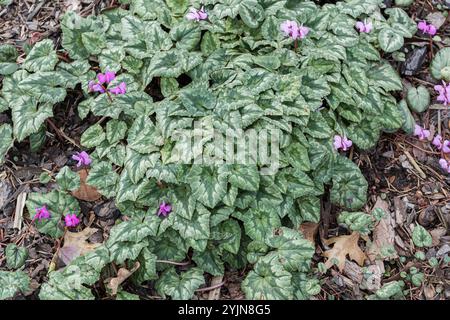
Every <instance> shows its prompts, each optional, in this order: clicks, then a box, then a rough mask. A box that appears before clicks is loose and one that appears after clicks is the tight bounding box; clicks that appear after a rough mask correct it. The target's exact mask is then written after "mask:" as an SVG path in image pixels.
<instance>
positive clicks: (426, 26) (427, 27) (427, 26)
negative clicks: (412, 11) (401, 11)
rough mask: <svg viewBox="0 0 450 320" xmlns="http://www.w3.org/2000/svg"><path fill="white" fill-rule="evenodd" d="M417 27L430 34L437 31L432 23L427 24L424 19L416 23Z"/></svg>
mask: <svg viewBox="0 0 450 320" xmlns="http://www.w3.org/2000/svg"><path fill="white" fill-rule="evenodd" d="M417 29H419V30H420V31H422V33H424V34H429V35H430V36H434V35H435V34H436V32H437V29H436V27H435V26H434V25H433V24H431V23H430V24H428V23H427V22H426V21H424V20H422V21H420V22H419V23H418V24H417Z"/></svg>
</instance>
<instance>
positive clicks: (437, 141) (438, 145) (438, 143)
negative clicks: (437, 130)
mask: <svg viewBox="0 0 450 320" xmlns="http://www.w3.org/2000/svg"><path fill="white" fill-rule="evenodd" d="M431 143H432V144H433V145H434V146H435V147H436V149H438V150H441V149H442V137H441V135H440V134H437V135H436V136H435V137H434V138H433V141H432V142H431Z"/></svg>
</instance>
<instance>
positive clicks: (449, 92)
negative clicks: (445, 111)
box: [434, 81, 450, 106]
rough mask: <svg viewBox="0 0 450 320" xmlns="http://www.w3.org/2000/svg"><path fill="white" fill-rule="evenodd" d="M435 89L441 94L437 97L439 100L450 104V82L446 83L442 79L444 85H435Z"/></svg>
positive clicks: (446, 104)
mask: <svg viewBox="0 0 450 320" xmlns="http://www.w3.org/2000/svg"><path fill="white" fill-rule="evenodd" d="M434 90H436V91H437V93H439V96H438V97H437V98H436V99H437V101H440V102H442V103H443V104H444V105H445V106H448V105H449V104H450V83H449V84H446V83H445V81H442V85H436V86H434Z"/></svg>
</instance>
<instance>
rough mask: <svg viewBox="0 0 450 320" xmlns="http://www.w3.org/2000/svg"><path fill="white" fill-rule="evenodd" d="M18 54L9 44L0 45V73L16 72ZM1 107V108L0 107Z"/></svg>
mask: <svg viewBox="0 0 450 320" xmlns="http://www.w3.org/2000/svg"><path fill="white" fill-rule="evenodd" d="M18 56H19V54H18V53H17V50H16V48H15V47H14V46H12V45H10V44H3V45H0V74H1V75H4V76H7V75H10V74H12V73H14V72H16V70H17V68H18V65H17V63H16V59H17V57H18ZM0 109H1V108H0Z"/></svg>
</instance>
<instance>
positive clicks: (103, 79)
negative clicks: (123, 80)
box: [97, 71, 116, 84]
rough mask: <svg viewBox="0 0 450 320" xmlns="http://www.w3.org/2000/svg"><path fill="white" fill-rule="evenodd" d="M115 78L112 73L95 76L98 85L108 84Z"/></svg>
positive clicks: (107, 72)
mask: <svg viewBox="0 0 450 320" xmlns="http://www.w3.org/2000/svg"><path fill="white" fill-rule="evenodd" d="M115 78H116V74H115V73H114V72H112V71H106V72H105V74H103V73H99V74H98V75H97V79H98V83H100V84H105V83H106V84H109V83H110V82H112V81H113V80H114V79H115Z"/></svg>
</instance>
